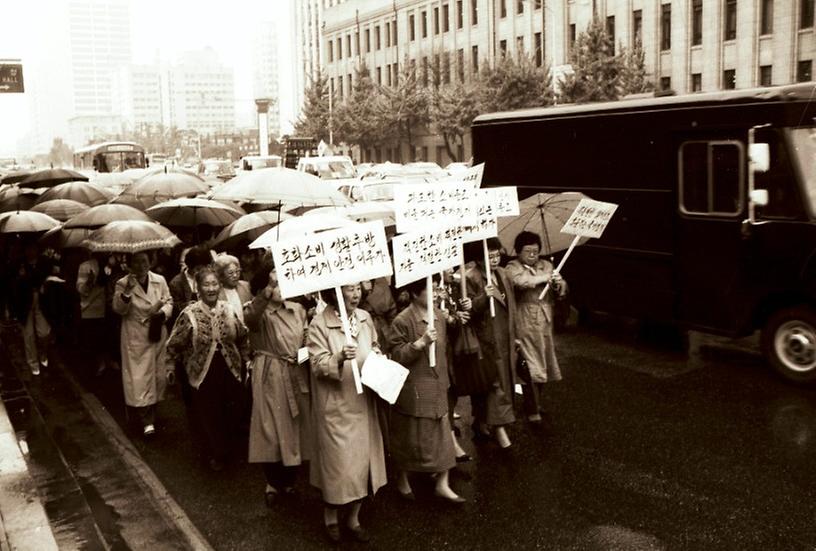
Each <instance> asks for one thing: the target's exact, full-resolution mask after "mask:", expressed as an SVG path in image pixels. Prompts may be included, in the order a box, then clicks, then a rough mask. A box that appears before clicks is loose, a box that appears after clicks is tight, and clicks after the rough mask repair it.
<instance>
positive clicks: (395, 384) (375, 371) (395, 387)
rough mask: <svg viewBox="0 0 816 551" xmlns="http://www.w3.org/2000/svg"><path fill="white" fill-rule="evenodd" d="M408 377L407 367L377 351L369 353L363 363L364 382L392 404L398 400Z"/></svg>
mask: <svg viewBox="0 0 816 551" xmlns="http://www.w3.org/2000/svg"><path fill="white" fill-rule="evenodd" d="M407 378H408V370H407V369H405V368H404V367H402V366H401V365H400V364H398V363H397V362H395V361H393V360H389V359H388V358H386V357H385V356H383V355H382V354H377V353H376V352H372V353H371V354H369V355H368V358H366V361H365V363H364V364H363V373H362V382H363V384H364V385H365V386H367V387H368V388H370V389H371V390H373V391H374V392H376V393H377V394H378V395H379V396H380V398H382V399H383V400H385V401H386V402H388V403H389V404H392V405H393V404H394V402H396V401H397V397H398V396H399V393H400V391H401V390H402V385H404V384H405V379H407Z"/></svg>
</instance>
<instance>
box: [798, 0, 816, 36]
mask: <svg viewBox="0 0 816 551" xmlns="http://www.w3.org/2000/svg"><path fill="white" fill-rule="evenodd" d="M814 4H816V2H814V0H799V12H800V14H801V15H800V16H799V28H800V29H809V28H810V27H812V26H813V10H814Z"/></svg>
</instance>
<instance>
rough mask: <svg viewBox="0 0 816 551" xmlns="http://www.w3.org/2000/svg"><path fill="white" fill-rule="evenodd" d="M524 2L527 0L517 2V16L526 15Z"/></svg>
mask: <svg viewBox="0 0 816 551" xmlns="http://www.w3.org/2000/svg"><path fill="white" fill-rule="evenodd" d="M524 2H525V0H516V15H521V14H523V13H524Z"/></svg>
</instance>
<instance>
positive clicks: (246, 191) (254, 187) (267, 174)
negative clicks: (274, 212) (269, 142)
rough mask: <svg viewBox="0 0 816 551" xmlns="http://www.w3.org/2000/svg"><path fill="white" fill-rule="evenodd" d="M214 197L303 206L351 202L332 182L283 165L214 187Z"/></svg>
mask: <svg viewBox="0 0 816 551" xmlns="http://www.w3.org/2000/svg"><path fill="white" fill-rule="evenodd" d="M212 198H213V199H216V200H220V199H226V200H229V201H240V202H244V203H271V204H276V203H287V204H292V205H303V206H325V205H348V204H349V202H350V201H349V199H348V197H346V196H345V195H343V194H342V193H340V192H339V191H337V189H336V188H335V187H334V186H333V185H332V184H330V183H329V182H327V181H324V180H321V179H320V178H318V177H317V176H312V175H311V174H307V173H305V172H300V171H297V170H291V169H289V168H281V167H278V168H263V169H261V170H253V171H250V172H245V173H243V174H241V175H240V176H237V177H235V178H233V179H232V180H230V181H229V182H227V183H226V184H224V185H223V186H221V187H219V188H218V189H216V190H214V191H213V193H212Z"/></svg>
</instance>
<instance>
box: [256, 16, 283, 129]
mask: <svg viewBox="0 0 816 551" xmlns="http://www.w3.org/2000/svg"><path fill="white" fill-rule="evenodd" d="M278 52H279V49H278V31H277V27H276V25H275V23H274V22H273V21H261V22H259V23H258V24H257V25H256V27H255V32H254V34H253V37H252V80H253V82H252V92H253V97H254V98H268V99H271V100H272V103H271V104H270V105H269V113H268V115H269V118H268V122H269V124H268V126H269V135H270V136H271V137H276V136H280V127H281V124H280V123H281V115H280V114H281V108H280V81H279V79H280V73H279V69H280V60H279V59H278Z"/></svg>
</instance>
